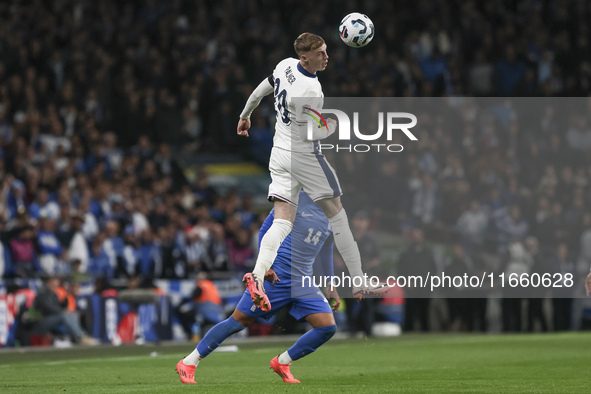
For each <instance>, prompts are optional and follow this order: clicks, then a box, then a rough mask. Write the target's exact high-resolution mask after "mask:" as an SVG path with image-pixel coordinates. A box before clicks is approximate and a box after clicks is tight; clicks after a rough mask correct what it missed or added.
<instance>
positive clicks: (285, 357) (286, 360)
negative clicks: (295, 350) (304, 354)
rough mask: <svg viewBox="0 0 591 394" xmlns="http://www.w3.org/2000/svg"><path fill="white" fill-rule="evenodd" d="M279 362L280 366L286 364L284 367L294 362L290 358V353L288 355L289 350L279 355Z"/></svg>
mask: <svg viewBox="0 0 591 394" xmlns="http://www.w3.org/2000/svg"><path fill="white" fill-rule="evenodd" d="M278 361H279V364H284V365H285V364H291V363H292V362H293V360H292V359H291V357H289V353H287V350H286V351H284V352H283V353H281V354H280V355H279V359H278Z"/></svg>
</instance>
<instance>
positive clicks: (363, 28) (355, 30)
mask: <svg viewBox="0 0 591 394" xmlns="http://www.w3.org/2000/svg"><path fill="white" fill-rule="evenodd" d="M374 33H375V28H374V27H373V22H372V21H371V19H369V18H368V17H367V15H365V14H360V13H359V12H353V13H351V14H349V15H347V16H346V17H344V18H343V20H342V21H341V24H340V25H339V36H340V37H341V40H343V42H344V43H345V44H347V45H349V46H350V47H354V48H360V47H364V46H366V45H367V44H369V42H370V41H371V40H372V39H373V36H374Z"/></svg>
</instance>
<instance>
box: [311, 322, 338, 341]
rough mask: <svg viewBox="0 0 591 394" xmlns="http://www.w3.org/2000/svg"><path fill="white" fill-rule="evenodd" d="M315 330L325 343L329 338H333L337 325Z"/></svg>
mask: <svg viewBox="0 0 591 394" xmlns="http://www.w3.org/2000/svg"><path fill="white" fill-rule="evenodd" d="M315 330H316V331H317V332H318V333H319V334H320V336H321V337H322V339H324V341H325V342H326V341H328V340H329V339H330V338H332V337H333V336H334V334H336V333H337V325H336V324H332V325H330V326H324V327H317V328H315Z"/></svg>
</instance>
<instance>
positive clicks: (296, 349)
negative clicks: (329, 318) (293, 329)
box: [287, 324, 337, 361]
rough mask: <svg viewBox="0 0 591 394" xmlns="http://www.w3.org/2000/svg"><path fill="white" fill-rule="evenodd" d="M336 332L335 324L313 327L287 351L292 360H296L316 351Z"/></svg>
mask: <svg viewBox="0 0 591 394" xmlns="http://www.w3.org/2000/svg"><path fill="white" fill-rule="evenodd" d="M336 332H337V326H336V325H334V324H333V325H332V326H324V327H318V328H313V329H311V330H310V331H308V332H307V333H305V334H304V335H302V336H301V337H300V339H298V341H297V342H296V343H294V345H293V346H292V347H290V348H289V349H287V353H288V354H289V357H291V359H292V360H294V361H295V360H297V359H299V358H302V357H304V356H307V355H308V354H310V353H312V352H314V351H316V349H318V347H320V346H321V345H322V344H323V343H325V342H326V341H328V340H329V339H330V338H332V336H333V335H334V334H335V333H336Z"/></svg>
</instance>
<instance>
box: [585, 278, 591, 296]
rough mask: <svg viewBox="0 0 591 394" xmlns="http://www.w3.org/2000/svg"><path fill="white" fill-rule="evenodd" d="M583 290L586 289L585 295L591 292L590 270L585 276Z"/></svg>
mask: <svg viewBox="0 0 591 394" xmlns="http://www.w3.org/2000/svg"><path fill="white" fill-rule="evenodd" d="M585 290H587V296H589V294H591V272H589V275H587V278H585Z"/></svg>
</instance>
